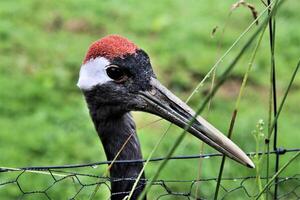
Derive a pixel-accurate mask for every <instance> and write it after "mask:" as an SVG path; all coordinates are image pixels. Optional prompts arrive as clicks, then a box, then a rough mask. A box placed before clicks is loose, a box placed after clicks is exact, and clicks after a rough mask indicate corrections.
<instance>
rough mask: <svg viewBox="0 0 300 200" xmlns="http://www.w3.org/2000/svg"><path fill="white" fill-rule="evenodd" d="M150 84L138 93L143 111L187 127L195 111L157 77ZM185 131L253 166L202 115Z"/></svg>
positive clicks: (227, 154)
mask: <svg viewBox="0 0 300 200" xmlns="http://www.w3.org/2000/svg"><path fill="white" fill-rule="evenodd" d="M150 84H151V86H152V89H151V90H149V91H142V92H140V93H139V96H140V97H141V98H142V99H144V101H145V102H146V105H147V106H146V107H144V108H143V109H144V111H146V112H150V113H153V114H155V115H158V116H160V117H162V118H164V119H166V120H168V121H170V122H172V123H174V124H176V125H178V126H179V127H181V128H185V127H188V125H189V123H190V121H191V120H192V119H193V116H194V115H195V112H194V111H193V110H192V109H191V108H190V107H189V106H188V105H187V104H185V103H184V102H183V101H181V100H180V99H179V98H178V97H176V96H175V95H174V94H173V93H172V92H170V91H169V90H168V89H167V88H166V87H164V86H163V85H162V84H161V83H160V82H159V81H158V80H157V79H155V78H151V81H150ZM187 131H188V132H189V133H191V134H192V135H194V136H195V137H197V138H199V139H200V140H203V141H204V142H205V143H206V144H208V145H210V146H211V147H213V148H215V149H216V150H218V151H219V152H221V153H223V154H225V155H226V156H228V157H230V158H232V159H233V160H235V161H237V162H239V163H241V164H243V165H246V166H247V167H250V168H254V167H255V166H254V164H253V162H252V161H251V160H250V158H249V157H248V156H247V155H246V154H245V153H244V152H243V151H242V150H241V149H240V148H239V147H238V146H237V145H236V144H234V143H233V142H232V141H231V140H230V139H228V138H227V137H226V136H225V135H223V134H222V133H221V132H220V131H219V130H218V129H216V128H215V127H214V126H212V125H211V124H210V123H209V122H207V121H206V120H205V119H203V118H202V117H200V116H198V117H197V118H196V120H194V123H193V124H192V125H191V126H190V127H189V128H188V129H187Z"/></svg>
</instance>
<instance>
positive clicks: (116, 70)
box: [106, 65, 127, 82]
mask: <svg viewBox="0 0 300 200" xmlns="http://www.w3.org/2000/svg"><path fill="white" fill-rule="evenodd" d="M106 73H107V75H108V76H109V78H111V79H113V80H114V81H116V82H123V81H125V80H126V79H127V75H126V73H125V72H124V70H122V69H121V68H120V67H119V66H117V65H109V66H108V67H107V68H106Z"/></svg>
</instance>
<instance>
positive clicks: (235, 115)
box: [214, 27, 266, 200]
mask: <svg viewBox="0 0 300 200" xmlns="http://www.w3.org/2000/svg"><path fill="white" fill-rule="evenodd" d="M265 30H266V27H265V28H264V29H263V30H262V33H261V35H260V37H259V39H258V41H257V43H256V46H255V48H254V50H253V53H252V55H251V58H250V62H249V64H248V67H247V70H246V72H245V75H244V78H243V82H242V85H241V87H240V91H239V94H238V97H237V100H236V104H235V109H234V110H233V113H232V118H231V121H230V127H229V130H228V135H227V137H228V138H231V136H232V132H233V128H234V124H235V120H236V117H237V113H238V110H239V106H240V101H241V98H242V95H243V92H244V89H245V87H246V83H247V80H248V76H249V74H250V71H251V68H252V66H253V62H254V59H255V57H256V53H257V51H258V48H259V46H260V44H261V41H262V38H263V35H264V33H265ZM257 152H258V151H257ZM225 161H226V157H225V156H224V155H223V157H222V161H221V165H220V170H219V175H218V179H217V185H216V190H215V195H214V199H215V200H216V199H218V194H219V189H220V185H221V180H222V175H223V169H224V166H225Z"/></svg>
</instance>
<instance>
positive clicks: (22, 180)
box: [0, 148, 300, 199]
mask: <svg viewBox="0 0 300 200" xmlns="http://www.w3.org/2000/svg"><path fill="white" fill-rule="evenodd" d="M299 151H300V149H283V148H279V150H278V151H272V152H270V154H272V155H275V156H279V157H280V156H283V155H285V154H287V153H291V152H299ZM254 154H255V152H252V153H248V155H249V156H253V155H254ZM258 154H259V155H263V154H264V153H263V152H259V153H258ZM220 156H222V154H219V153H213V154H203V155H187V156H174V157H170V158H168V159H170V160H187V159H199V158H213V157H220ZM164 159H166V158H164V157H161V158H153V159H151V162H159V161H162V160H164ZM116 162H118V163H137V162H145V160H124V161H121V160H118V161H116ZM109 163H111V162H110V161H104V162H96V163H89V164H76V165H62V166H43V167H22V168H8V167H2V168H0V196H1V197H3V198H4V199H6V198H5V196H7V197H8V198H7V199H12V198H10V197H13V198H14V199H16V198H17V199H57V196H59V197H60V198H63V199H88V198H89V196H90V195H91V192H92V191H94V190H95V187H98V190H97V194H96V196H95V199H110V197H111V195H116V194H111V193H110V192H111V191H110V183H111V182H118V181H124V180H127V181H130V180H132V181H134V179H133V178H132V179H129V178H127V179H124V178H118V179H112V178H110V177H107V176H99V175H97V174H101V173H99V171H97V170H95V171H94V170H92V171H93V172H91V170H90V169H97V168H98V167H99V166H103V165H104V166H105V165H106V164H109ZM84 170H86V171H84ZM82 171H83V172H82ZM36 178H39V179H43V180H42V181H41V180H39V181H37V184H30V188H29V186H28V182H32V181H36V180H37V179H36ZM270 178H271V177H269V179H270ZM256 179H257V177H256V176H244V177H223V178H222V181H221V185H220V192H219V197H218V199H255V198H256V197H257V195H258V193H259V192H258V190H257V188H256V189H255V187H256V186H255V185H256V181H257V180H256ZM260 179H261V180H262V181H266V179H267V177H261V178H260ZM147 182H148V179H146V180H145V184H146V183H147ZM216 183H217V178H216V177H211V178H201V179H198V180H197V179H194V180H180V179H179V180H167V179H160V180H156V181H154V182H153V183H152V188H153V189H154V190H155V191H156V192H155V193H152V192H151V190H150V192H149V193H148V196H150V199H213V195H214V188H215V186H216ZM198 186H199V187H201V188H210V189H208V190H207V191H205V192H203V191H202V192H196V190H197V187H198ZM275 188H277V190H278V192H277V195H276V196H274V189H275ZM137 189H138V188H137ZM129 192H130V191H128V193H129ZM267 192H268V193H269V198H270V199H300V173H295V174H294V175H292V176H285V177H278V179H277V181H276V182H273V183H272V184H271V185H270V187H269V189H268V190H267ZM58 193H59V194H58ZM125 193H126V192H125ZM4 194H5V195H4Z"/></svg>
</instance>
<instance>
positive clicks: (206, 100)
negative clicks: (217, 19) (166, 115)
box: [139, 1, 282, 199]
mask: <svg viewBox="0 0 300 200" xmlns="http://www.w3.org/2000/svg"><path fill="white" fill-rule="evenodd" d="M281 2H282V1H280V3H279V4H278V6H274V8H273V9H272V11H271V14H270V15H269V16H268V17H266V19H264V21H263V22H262V23H261V24H260V25H259V27H258V28H257V30H256V31H255V32H254V33H253V34H252V35H251V36H250V38H249V39H248V40H247V42H246V43H245V44H244V46H243V47H242V49H241V50H240V52H239V53H238V54H237V56H236V57H235V58H234V59H233V61H232V62H231V63H230V64H229V66H228V67H227V68H226V70H225V71H224V72H223V74H222V75H221V77H220V79H219V81H218V82H217V83H216V85H215V87H214V88H213V90H212V91H211V93H210V94H208V95H207V97H206V98H205V99H204V102H203V103H202V104H201V105H200V106H199V107H198V109H197V111H196V113H195V115H194V116H193V118H192V119H191V120H190V122H189V123H188V125H187V126H186V127H185V128H184V130H183V132H182V133H181V134H180V136H179V137H178V138H177V139H176V141H175V143H174V145H173V146H172V148H171V149H170V151H169V152H168V154H167V155H166V158H169V157H170V156H172V155H173V153H174V152H175V150H176V149H177V147H178V146H179V144H180V143H181V141H182V140H183V138H184V137H185V135H186V131H187V129H188V128H189V127H190V126H191V125H192V124H193V123H194V122H195V120H196V117H197V116H198V115H199V114H200V113H201V112H202V111H203V110H204V108H205V106H206V105H207V103H208V102H209V99H211V98H212V97H213V96H214V95H215V93H216V92H217V91H218V89H219V88H220V86H221V85H222V84H223V83H224V82H225V80H226V79H227V78H228V75H229V74H230V72H231V71H232V70H233V68H234V67H235V65H236V63H237V62H238V61H239V60H240V58H241V57H242V55H243V54H244V53H245V52H246V50H247V49H248V48H249V46H250V45H251V44H252V42H253V41H254V40H255V38H256V37H257V35H258V34H259V33H260V32H261V31H262V30H263V28H264V27H265V26H266V24H267V22H268V20H269V18H270V16H272V14H273V13H274V11H275V10H276V9H277V8H278V7H279V6H280V5H281ZM167 162H168V159H166V160H164V161H163V162H162V163H161V164H160V165H159V167H158V169H157V171H156V173H155V174H154V176H153V178H152V179H151V180H150V181H149V182H148V184H147V185H146V188H145V190H144V191H143V193H142V194H141V196H140V197H139V199H142V198H144V197H145V195H146V192H147V191H148V190H149V189H150V188H151V186H152V183H153V181H155V180H157V178H158V176H159V174H160V172H161V171H162V170H163V168H164V167H165V165H166V163H167Z"/></svg>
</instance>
